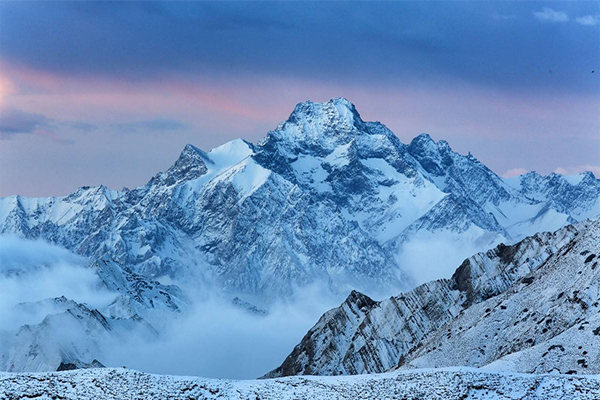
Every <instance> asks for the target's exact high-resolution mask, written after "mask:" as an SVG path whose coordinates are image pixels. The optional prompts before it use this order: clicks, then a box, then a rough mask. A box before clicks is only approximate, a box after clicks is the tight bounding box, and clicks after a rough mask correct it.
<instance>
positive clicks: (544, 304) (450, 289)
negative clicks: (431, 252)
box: [266, 221, 600, 377]
mask: <svg viewBox="0 0 600 400" xmlns="http://www.w3.org/2000/svg"><path fill="white" fill-rule="evenodd" d="M598 235H600V221H596V222H593V223H590V222H583V223H580V224H579V225H577V226H572V225H569V226H566V227H564V228H562V229H560V230H558V231H556V232H554V233H540V234H536V235H534V236H532V237H528V238H526V239H524V240H522V241H520V242H518V243H516V244H515V245H512V246H507V245H504V244H501V245H499V246H497V247H496V248H494V249H492V250H489V251H487V252H485V253H478V254H475V255H474V256H472V257H470V258H468V259H466V260H465V261H464V262H463V263H462V265H461V266H460V267H459V268H458V269H457V270H456V272H455V273H454V275H453V277H452V279H450V280H437V281H433V282H429V283H426V284H424V285H421V286H419V287H417V288H415V289H414V290H412V291H409V292H407V293H404V294H401V295H399V296H395V297H391V298H389V299H387V300H383V301H379V302H377V301H373V300H371V299H370V298H368V297H367V296H365V295H362V294H360V293H358V292H353V293H352V294H351V295H350V296H349V297H348V299H347V300H346V301H345V302H344V303H343V304H342V305H341V306H340V307H339V308H337V309H333V310H331V311H328V312H327V313H325V314H324V315H323V317H321V319H320V320H319V322H318V323H317V324H316V325H315V326H314V327H313V328H312V329H311V330H310V331H309V332H308V333H307V334H306V336H305V337H304V338H303V339H302V341H301V343H300V344H299V345H298V346H296V348H295V349H294V351H293V352H292V353H291V354H290V355H289V356H288V357H287V358H286V360H285V361H284V362H283V364H282V365H281V366H280V367H279V368H277V369H275V370H274V371H272V372H270V373H269V374H267V375H266V377H278V376H285V375H304V374H314V375H332V374H333V375H337V374H362V373H376V372H384V371H386V370H388V369H390V368H393V367H396V366H398V365H400V366H406V367H408V368H410V367H419V368H429V367H442V366H456V365H461V366H463V365H464V366H477V367H480V366H484V365H489V364H491V365H492V366H493V365H501V366H504V365H506V363H510V365H511V368H512V369H513V370H514V371H516V372H536V373H539V372H551V371H552V370H557V371H560V372H562V373H566V372H568V371H571V370H577V371H579V372H586V373H587V372H590V371H591V372H590V373H597V371H598V369H597V366H594V367H590V366H589V365H590V364H591V360H596V359H597V358H598V355H597V354H596V350H595V349H591V347H595V348H598V347H599V346H598V345H600V335H597V334H595V333H594V329H595V327H596V325H597V324H598V321H597V320H598V318H597V317H596V314H597V313H598V312H597V311H598V310H597V308H598V301H599V300H600V299H599V297H598V296H599V295H600V292H599V290H598V288H597V286H598V282H600V281H599V280H598V278H599V277H600V275H598V273H599V272H598V269H597V263H596V264H594V263H595V262H596V261H595V259H596V257H597V256H598V255H600V254H599V253H598V251H600V248H599V247H598V243H600V241H598V239H599V237H598ZM594 324H596V325H594ZM579 346H582V347H581V348H580V347H579ZM584 347H585V349H584ZM549 348H552V349H551V350H548V349H549ZM555 349H559V350H558V352H557V354H556V355H553V354H554V353H552V351H554V350H555ZM560 349H562V350H560ZM584 351H585V352H586V354H585V355H588V354H589V356H587V357H583V356H582V355H584V354H583V352H584ZM542 353H547V354H542ZM559 356H560V357H559ZM536 357H537V358H536ZM561 357H562V358H561ZM581 360H583V361H581ZM494 362H495V364H494ZM578 362H579V363H580V364H581V365H580V366H579V368H576V367H577V363H578ZM583 363H584V364H585V365H586V366H585V367H583ZM590 368H591V369H590Z"/></svg>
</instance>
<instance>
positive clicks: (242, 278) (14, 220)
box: [0, 98, 600, 303]
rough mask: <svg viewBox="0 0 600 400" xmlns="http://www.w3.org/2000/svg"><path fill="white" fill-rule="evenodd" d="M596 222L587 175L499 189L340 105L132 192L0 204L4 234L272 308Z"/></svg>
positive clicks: (500, 184) (400, 281)
mask: <svg viewBox="0 0 600 400" xmlns="http://www.w3.org/2000/svg"><path fill="white" fill-rule="evenodd" d="M599 213H600V181H599V180H598V179H596V178H595V177H594V175H593V174H592V173H589V172H588V173H584V174H580V175H576V176H569V177H565V176H561V175H558V174H550V175H548V176H540V175H538V174H537V173H535V172H530V173H528V174H525V175H522V176H519V177H515V178H510V179H503V178H501V177H499V176H498V175H496V174H495V173H494V172H493V171H491V170H490V169H489V168H487V167H486V166H485V165H484V164H482V163H481V162H480V161H478V160H477V159H476V158H475V157H473V156H472V155H471V154H468V155H467V156H463V155H460V154H457V153H456V152H454V151H452V149H451V148H450V146H449V144H448V143H447V142H445V141H439V142H435V141H434V140H433V139H432V138H431V137H430V136H429V135H427V134H422V135H419V136H417V137H416V138H415V139H413V140H412V141H411V143H410V144H403V143H401V142H400V140H399V139H398V137H397V136H395V135H394V134H393V133H392V132H391V131H390V130H389V129H388V128H386V127H385V126H384V125H383V124H381V123H379V122H365V121H363V120H362V119H361V117H360V115H359V113H358V112H357V110H356V108H355V107H354V105H352V104H351V103H350V102H349V101H347V100H346V99H342V98H340V99H334V100H331V101H328V102H325V103H312V102H305V103H300V104H298V105H297V106H296V108H295V109H294V111H293V112H292V114H291V115H290V116H289V118H288V119H287V120H286V121H284V122H283V123H281V124H280V125H279V126H277V128H275V129H274V130H272V131H270V132H269V133H268V134H267V136H266V137H265V138H264V139H262V140H261V141H259V142H258V143H257V144H251V143H248V142H245V141H243V140H234V141H232V142H229V143H226V144H224V145H222V146H220V147H217V148H215V149H213V150H211V151H209V152H204V151H202V150H200V149H198V148H196V147H194V146H192V145H187V146H186V147H185V148H184V149H183V151H182V153H181V155H180V157H179V159H178V160H177V161H176V162H175V163H174V164H173V165H172V166H171V167H170V168H169V169H168V170H167V171H165V172H161V173H159V174H157V175H156V176H154V177H153V178H152V179H150V181H149V182H148V183H147V184H146V185H144V186H141V187H138V188H136V189H133V190H126V189H125V190H122V191H115V190H111V189H108V188H106V187H104V186H99V187H83V188H80V189H78V190H77V191H75V192H74V193H71V194H69V195H67V196H63V197H48V198H25V197H21V196H11V197H5V198H1V199H0V233H3V234H13V235H18V236H20V237H23V238H26V239H37V238H41V239H44V240H46V241H49V242H51V243H56V244H58V245H60V246H63V247H65V248H67V249H69V250H71V251H73V252H74V253H76V254H79V255H82V256H85V257H89V258H91V259H92V260H97V259H101V258H109V259H111V260H114V261H115V262H116V263H118V264H119V265H121V266H127V268H130V269H131V270H132V271H133V272H135V273H138V274H140V275H142V276H146V277H149V278H157V277H161V276H169V277H170V278H173V279H175V280H179V281H185V282H194V285H197V286H198V285H209V286H210V287H214V286H218V287H221V288H222V289H223V290H224V291H225V292H227V293H231V295H232V298H233V297H235V295H240V296H241V297H243V298H248V299H250V300H252V301H254V302H258V303H269V302H271V301H273V300H274V299H279V298H285V297H289V296H291V295H293V293H294V288H296V287H303V286H306V285H309V284H313V283H320V284H324V285H326V286H327V287H328V288H329V289H330V290H332V291H334V292H336V293H347V292H348V291H349V290H352V289H357V290H361V291H365V292H373V293H375V292H381V293H394V292H396V291H397V290H398V288H402V289H409V288H412V287H414V286H416V285H417V284H419V283H423V282H424V281H426V280H429V279H431V278H439V277H441V276H444V275H445V274H446V275H450V274H451V273H452V271H453V269H454V268H455V266H456V264H457V263H459V262H460V261H461V260H463V259H464V258H466V257H468V256H470V255H471V254H473V253H475V252H477V251H482V250H485V249H488V248H490V247H492V246H494V245H496V244H498V243H501V242H502V243H514V242H516V241H518V240H520V239H522V238H524V237H525V236H527V235H531V234H534V233H536V232H541V231H554V230H556V229H558V228H560V227H562V226H564V225H566V224H569V223H574V222H577V221H581V220H584V219H586V218H588V217H593V216H596V215H598V214H599ZM423 244H427V246H425V245H423ZM429 244H430V245H429ZM436 245H445V246H447V247H445V248H444V249H445V250H447V249H450V248H451V249H452V253H453V254H452V255H450V254H448V255H446V256H445V257H440V258H439V259H436V264H437V265H436V269H437V271H439V272H437V273H435V274H437V275H439V276H435V274H434V275H433V276H431V275H426V276H425V277H422V276H421V275H420V273H419V271H418V270H426V269H427V268H424V267H422V266H415V265H413V264H416V263H418V260H419V259H420V258H423V259H425V260H426V259H427V257H430V255H431V253H432V252H431V251H430V248H429V247H431V246H434V247H435V246H436ZM423 247H425V248H423Z"/></svg>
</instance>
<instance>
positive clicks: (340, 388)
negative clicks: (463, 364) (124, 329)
mask: <svg viewBox="0 0 600 400" xmlns="http://www.w3.org/2000/svg"><path fill="white" fill-rule="evenodd" d="M26 398H27V399H30V398H39V399H64V400H71V399H72V400H75V399H77V400H80V399H98V400H105V399H106V400H108V399H123V400H127V399H140V398H144V399H157V400H159V399H160V400H166V399H207V400H209V399H245V400H257V399H261V400H269V399H272V400H285V399H290V400H291V399H294V400H301V399H327V400H329V399H331V400H334V399H336V400H338V399H339V400H341V399H348V400H356V399H365V400H367V399H368V400H376V399H382V400H383V399H415V400H416V399H445V400H459V399H461V400H462V399H480V400H481V399H490V400H499V399H521V400H534V399H539V400H562V399H571V400H597V399H598V398H600V379H599V378H598V377H591V376H587V377H584V376H565V375H520V374H513V375H511V374H499V373H489V372H483V371H479V370H476V369H466V368H463V369H447V370H414V371H405V372H393V373H387V374H379V375H362V376H352V377H288V378H281V379H273V380H261V381H227V380H216V379H204V378H192V377H176V376H160V375H149V374H144V373H141V372H137V371H131V370H124V369H90V370H78V371H68V372H55V373H44V374H41V373H38V374H8V373H0V399H1V400H9V399H11V400H16V399H26Z"/></svg>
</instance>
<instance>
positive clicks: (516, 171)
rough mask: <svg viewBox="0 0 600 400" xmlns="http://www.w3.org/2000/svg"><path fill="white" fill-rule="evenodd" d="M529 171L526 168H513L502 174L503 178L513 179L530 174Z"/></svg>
mask: <svg viewBox="0 0 600 400" xmlns="http://www.w3.org/2000/svg"><path fill="white" fill-rule="evenodd" d="M528 172H529V170H527V169H525V168H512V169H509V170H508V171H506V172H505V173H503V174H502V177H503V178H512V177H514V176H519V175H523V174H526V173H528Z"/></svg>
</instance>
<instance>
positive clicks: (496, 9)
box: [0, 1, 600, 195]
mask: <svg viewBox="0 0 600 400" xmlns="http://www.w3.org/2000/svg"><path fill="white" fill-rule="evenodd" d="M599 37H600V2H540V1H536V2H504V1H502V2H434V1H431V2H169V3H161V2H143V3H136V2H125V3H113V2H99V3H93V2H60V3H55V2H39V3H37V2H19V3H16V2H3V3H0V195H10V194H15V193H20V194H24V195H56V194H65V193H68V192H69V191H72V190H74V189H75V188H76V187H78V186H81V185H95V184H101V183H103V184H106V185H108V186H110V187H113V188H121V187H122V186H130V187H131V186H136V185H140V184H143V183H145V181H147V180H148V179H149V178H150V177H151V176H152V175H153V174H155V173H156V172H157V171H158V170H161V169H165V168H166V167H167V166H168V165H169V164H170V163H172V162H173V161H174V160H175V158H176V157H177V155H178V153H179V152H180V151H181V149H182V148H183V146H184V145H185V144H186V143H193V144H195V145H197V146H199V147H201V148H204V149H210V148H212V147H214V146H216V145H219V144H221V143H223V142H225V141H227V140H230V139H233V138H236V137H242V138H244V139H247V140H250V141H254V142H255V141H257V140H258V139H260V138H261V137H263V136H264V135H265V134H266V132H267V131H268V130H269V129H272V128H274V127H275V126H276V125H277V123H278V122H279V121H281V120H283V119H285V118H286V117H287V115H288V114H289V113H290V112H291V110H292V109H293V107H294V105H295V104H296V103H298V102H300V101H304V100H309V99H310V100H313V101H325V100H328V99H329V98H333V97H339V96H345V97H347V98H348V99H349V100H350V101H352V102H353V103H354V104H355V105H356V107H357V109H358V110H359V112H361V115H362V116H363V118H365V119H367V120H380V121H382V122H383V123H385V124H386V125H388V126H389V127H390V128H391V129H392V130H393V131H394V132H395V133H396V134H397V135H398V136H399V137H400V139H401V140H402V141H404V142H409V141H410V140H411V139H412V137H414V136H416V135H418V134H419V133H421V132H428V133H430V134H431V135H432V136H433V137H434V138H435V139H445V140H447V141H448V142H449V143H450V145H451V146H452V147H453V148H454V149H455V150H457V151H459V152H462V153H466V152H468V151H471V152H472V153H473V154H474V155H475V156H476V157H478V158H479V159H480V160H481V161H482V162H484V163H485V164H487V165H488V166H490V167H491V168H492V169H494V170H495V171H496V172H497V173H499V174H509V175H510V174H514V173H515V172H517V171H527V170H537V171H538V172H541V173H549V172H552V171H555V170H558V171H561V172H567V173H576V172H579V171H581V170H584V169H590V170H592V171H594V172H595V173H596V174H597V175H599V173H600V71H599V70H600V40H599ZM592 71H595V72H594V73H592Z"/></svg>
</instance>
